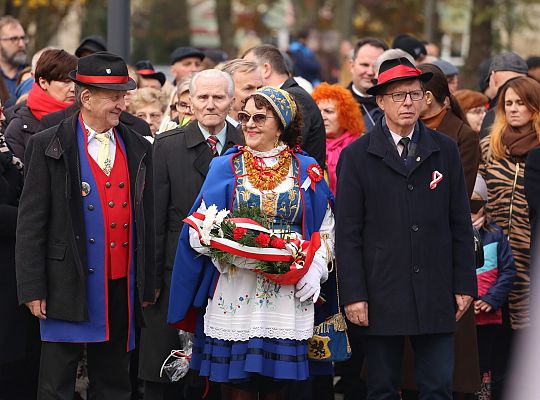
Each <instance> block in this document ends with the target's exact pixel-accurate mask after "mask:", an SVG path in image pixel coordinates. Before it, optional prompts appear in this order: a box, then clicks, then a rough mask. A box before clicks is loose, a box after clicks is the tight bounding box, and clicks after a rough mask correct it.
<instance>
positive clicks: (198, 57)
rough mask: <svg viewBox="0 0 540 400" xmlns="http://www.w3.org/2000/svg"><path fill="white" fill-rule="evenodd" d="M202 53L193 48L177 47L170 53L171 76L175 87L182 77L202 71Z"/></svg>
mask: <svg viewBox="0 0 540 400" xmlns="http://www.w3.org/2000/svg"><path fill="white" fill-rule="evenodd" d="M203 59H204V53H203V52H202V51H200V50H198V49H195V48H193V47H178V48H176V49H174V50H173V52H172V53H171V74H172V76H173V77H174V82H173V84H174V85H176V84H177V83H179V82H180V81H181V80H182V79H183V78H184V77H186V76H188V75H190V74H192V73H194V72H199V71H200V70H201V69H202V60H203Z"/></svg>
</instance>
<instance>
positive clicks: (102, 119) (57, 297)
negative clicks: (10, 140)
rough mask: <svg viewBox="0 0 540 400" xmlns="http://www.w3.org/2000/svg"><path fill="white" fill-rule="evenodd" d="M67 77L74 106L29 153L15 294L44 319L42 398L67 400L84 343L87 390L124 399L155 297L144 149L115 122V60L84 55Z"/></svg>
mask: <svg viewBox="0 0 540 400" xmlns="http://www.w3.org/2000/svg"><path fill="white" fill-rule="evenodd" d="M69 77H70V79H71V80H72V81H74V82H75V84H76V89H75V94H76V102H77V103H78V104H79V106H80V112H77V113H75V114H74V115H73V116H71V117H69V118H68V119H65V120H64V121H62V122H61V123H60V125H58V126H55V127H53V128H50V129H47V130H45V131H43V132H40V133H37V134H35V135H34V136H32V138H31V139H30V141H29V143H28V147H27V151H26V157H25V163H26V164H25V167H26V184H25V186H24V189H23V193H22V196H21V201H20V209H19V210H20V214H19V219H18V226H17V247H16V267H17V285H18V295H19V302H20V303H21V304H26V306H27V307H28V308H29V309H30V311H31V312H32V314H33V315H35V316H36V317H37V318H39V319H40V325H41V339H42V342H43V346H42V353H41V366H40V376H39V394H38V399H40V400H46V399H51V400H52V399H55V400H58V399H65V400H68V399H69V400H72V399H73V395H74V387H75V376H76V371H77V362H78V360H79V359H80V358H81V356H82V354H83V350H84V348H85V347H86V354H87V360H88V376H89V379H90V386H89V397H90V398H99V399H111V400H112V399H114V400H120V399H124V400H128V399H130V393H131V387H130V378H129V370H128V368H129V359H130V353H129V352H130V351H131V350H133V348H134V346H135V330H134V328H135V325H136V321H140V318H139V317H138V316H140V314H141V307H142V306H143V305H146V304H148V303H150V302H153V301H154V300H155V297H156V289H155V286H156V285H155V271H154V269H155V268H154V265H155V264H154V218H153V189H152V149H151V146H150V144H149V143H148V141H147V140H145V139H144V138H143V137H142V136H140V135H137V134H135V133H134V132H132V131H130V129H129V128H127V127H126V126H124V125H123V124H122V123H119V116H120V113H121V112H123V111H124V110H125V108H126V105H125V102H124V96H125V94H126V91H127V90H131V89H134V88H135V87H136V84H135V81H133V80H132V79H131V78H129V76H128V71H127V66H126V64H125V63H124V61H123V60H122V58H120V57H118V56H116V55H114V54H111V53H107V52H98V53H95V54H93V55H90V56H87V57H84V58H81V59H79V61H78V65H77V70H76V71H72V72H71V73H70V74H69Z"/></svg>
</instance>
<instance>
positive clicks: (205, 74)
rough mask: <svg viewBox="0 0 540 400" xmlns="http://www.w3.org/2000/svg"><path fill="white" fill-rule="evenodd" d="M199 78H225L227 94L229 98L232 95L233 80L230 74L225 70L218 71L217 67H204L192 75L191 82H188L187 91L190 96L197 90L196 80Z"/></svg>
mask: <svg viewBox="0 0 540 400" xmlns="http://www.w3.org/2000/svg"><path fill="white" fill-rule="evenodd" d="M199 78H209V79H219V78H221V79H225V82H227V95H228V96H229V98H231V99H232V98H233V97H234V82H233V80H232V78H231V76H230V75H229V74H228V73H226V72H223V71H220V70H219V69H205V70H204V71H201V72H197V73H196V74H195V75H193V77H192V78H191V82H190V83H189V93H190V94H191V96H193V95H194V94H195V93H196V91H197V81H198V80H199Z"/></svg>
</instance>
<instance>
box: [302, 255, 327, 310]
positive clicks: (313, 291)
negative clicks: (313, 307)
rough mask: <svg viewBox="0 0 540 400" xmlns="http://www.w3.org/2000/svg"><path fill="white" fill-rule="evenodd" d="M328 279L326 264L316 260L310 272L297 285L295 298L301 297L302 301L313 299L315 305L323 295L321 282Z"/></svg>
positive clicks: (312, 263)
mask: <svg viewBox="0 0 540 400" xmlns="http://www.w3.org/2000/svg"><path fill="white" fill-rule="evenodd" d="M327 277H328V268H326V263H321V262H320V261H319V260H317V259H315V258H314V259H313V261H312V262H311V265H310V267H309V270H308V272H307V273H306V274H305V275H304V276H303V277H302V278H301V279H300V280H299V281H298V283H297V284H296V294H295V296H296V297H299V298H300V301H306V300H307V299H309V298H313V303H315V302H316V301H317V299H318V298H319V294H320V293H321V280H323V279H324V280H326V278H327Z"/></svg>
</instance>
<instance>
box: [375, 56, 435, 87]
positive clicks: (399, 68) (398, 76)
mask: <svg viewBox="0 0 540 400" xmlns="http://www.w3.org/2000/svg"><path fill="white" fill-rule="evenodd" d="M432 76H433V74H432V73H431V72H422V71H421V70H419V69H418V68H416V67H415V66H414V65H413V64H412V63H411V62H410V61H409V60H407V59H406V58H404V57H400V58H393V59H390V60H386V61H384V62H383V63H382V64H381V66H380V68H379V76H378V78H377V84H376V85H375V86H372V87H370V88H369V89H368V90H367V93H368V94H370V95H373V96H374V95H377V94H380V93H381V92H382V91H383V90H384V89H385V88H386V86H388V85H389V84H390V83H393V82H399V81H404V80H409V79H418V80H420V81H422V82H427V81H429V80H430V79H431V77H432Z"/></svg>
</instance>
